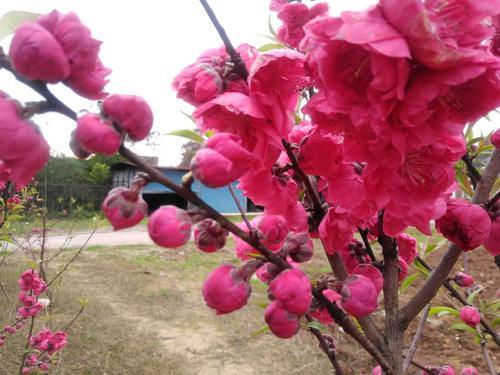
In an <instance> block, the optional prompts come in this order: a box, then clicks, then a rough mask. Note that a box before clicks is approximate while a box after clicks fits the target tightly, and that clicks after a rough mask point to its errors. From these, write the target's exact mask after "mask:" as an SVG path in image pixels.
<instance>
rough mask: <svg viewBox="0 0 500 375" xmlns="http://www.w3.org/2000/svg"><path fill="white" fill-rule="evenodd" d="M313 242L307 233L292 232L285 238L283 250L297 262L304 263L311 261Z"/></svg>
mask: <svg viewBox="0 0 500 375" xmlns="http://www.w3.org/2000/svg"><path fill="white" fill-rule="evenodd" d="M313 246H314V245H313V242H312V240H311V238H310V237H309V234H308V233H306V232H303V233H297V232H290V233H288V235H287V236H286V238H285V243H284V245H283V250H284V251H286V252H287V253H288V255H289V256H290V258H292V259H293V260H294V261H295V262H298V263H303V262H307V261H309V260H311V258H312V256H313V254H314V250H313Z"/></svg>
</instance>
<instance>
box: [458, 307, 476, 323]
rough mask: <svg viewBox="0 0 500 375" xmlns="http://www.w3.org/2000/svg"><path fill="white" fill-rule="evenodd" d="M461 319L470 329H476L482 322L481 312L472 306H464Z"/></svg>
mask: <svg viewBox="0 0 500 375" xmlns="http://www.w3.org/2000/svg"><path fill="white" fill-rule="evenodd" d="M460 318H461V319H462V321H463V322H464V323H465V324H467V325H468V326H470V327H473V328H474V327H476V326H477V325H478V324H479V323H480V322H481V314H480V313H479V310H478V309H476V308H475V307H472V306H464V307H462V309H461V310H460Z"/></svg>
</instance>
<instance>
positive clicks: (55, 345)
mask: <svg viewBox="0 0 500 375" xmlns="http://www.w3.org/2000/svg"><path fill="white" fill-rule="evenodd" d="M29 343H30V346H31V347H32V348H34V349H38V350H40V351H42V352H44V351H46V352H48V353H49V354H50V355H52V354H54V353H56V352H58V351H60V350H61V349H63V348H64V347H65V346H66V344H67V336H66V332H63V331H57V332H55V333H53V332H52V331H51V330H50V329H49V328H44V329H42V330H41V331H40V332H38V333H37V334H36V335H33V336H31V337H30V338H29Z"/></svg>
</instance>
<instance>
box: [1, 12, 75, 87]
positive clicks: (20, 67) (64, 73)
mask: <svg viewBox="0 0 500 375" xmlns="http://www.w3.org/2000/svg"><path fill="white" fill-rule="evenodd" d="M9 56H10V58H11V59H12V62H13V63H14V66H15V67H16V70H17V71H18V72H19V73H21V74H22V75H23V76H25V77H26V78H29V79H31V80H41V81H46V82H50V83H56V82H61V81H62V80H64V79H66V78H67V77H68V76H69V74H70V72H71V68H70V64H69V62H68V58H67V57H66V54H65V53H64V50H63V48H62V47H61V45H60V44H59V42H58V41H57V40H56V39H55V38H54V37H53V36H52V34H51V33H50V32H49V31H47V30H46V29H45V28H44V27H42V26H40V25H39V24H37V23H35V22H25V23H24V24H22V25H21V26H20V27H18V28H17V29H16V32H15V34H14V38H13V39H12V42H11V44H10V49H9Z"/></svg>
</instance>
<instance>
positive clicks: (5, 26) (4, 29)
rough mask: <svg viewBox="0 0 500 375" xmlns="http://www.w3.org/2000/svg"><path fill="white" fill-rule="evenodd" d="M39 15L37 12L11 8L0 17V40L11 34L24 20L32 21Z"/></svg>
mask: <svg viewBox="0 0 500 375" xmlns="http://www.w3.org/2000/svg"><path fill="white" fill-rule="evenodd" d="M39 16H40V14H38V13H32V12H23V11H19V10H13V11H12V12H7V13H5V14H4V15H3V16H2V17H0V41H1V40H2V39H4V38H5V37H6V36H8V35H9V34H12V33H13V32H14V31H15V30H16V29H17V27H18V26H19V25H21V24H22V23H24V22H26V21H33V20H35V19H37V18H38V17H39Z"/></svg>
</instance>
